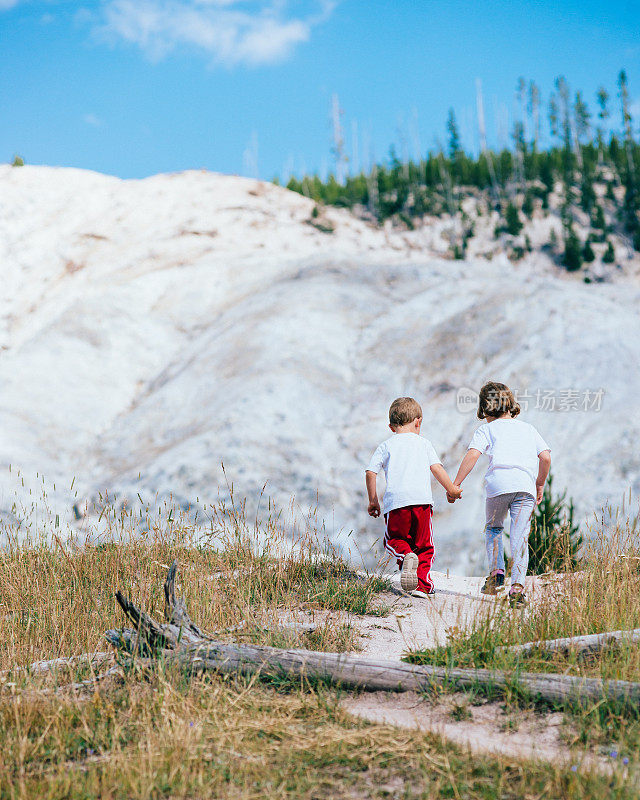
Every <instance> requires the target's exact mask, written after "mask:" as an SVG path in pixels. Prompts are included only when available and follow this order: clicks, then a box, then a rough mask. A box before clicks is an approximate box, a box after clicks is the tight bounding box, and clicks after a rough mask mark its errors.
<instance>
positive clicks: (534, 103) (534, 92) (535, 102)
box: [527, 81, 540, 153]
mask: <svg viewBox="0 0 640 800" xmlns="http://www.w3.org/2000/svg"><path fill="white" fill-rule="evenodd" d="M527 111H528V112H529V115H530V116H531V122H532V125H531V129H532V143H531V144H532V150H533V152H534V153H535V152H536V150H537V149H538V139H539V138H540V89H538V87H537V86H536V84H535V83H534V82H533V81H531V82H530V83H529V103H528V106H527Z"/></svg>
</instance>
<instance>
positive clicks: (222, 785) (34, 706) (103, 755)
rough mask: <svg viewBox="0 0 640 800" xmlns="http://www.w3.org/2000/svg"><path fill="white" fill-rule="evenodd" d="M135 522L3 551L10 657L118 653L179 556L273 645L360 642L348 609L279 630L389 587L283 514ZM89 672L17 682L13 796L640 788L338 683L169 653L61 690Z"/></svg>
mask: <svg viewBox="0 0 640 800" xmlns="http://www.w3.org/2000/svg"><path fill="white" fill-rule="evenodd" d="M128 519H129V518H128V517H127V516H126V515H120V516H119V515H117V514H114V515H113V518H112V521H111V522H109V526H110V533H111V534H114V533H115V534H116V536H115V538H116V539H118V537H119V539H118V541H117V542H116V543H111V544H106V543H104V544H101V545H98V546H90V547H82V548H72V547H67V546H65V545H63V544H62V543H61V542H57V541H55V540H54V541H53V543H52V544H45V542H44V541H43V540H35V541H34V538H35V537H33V536H32V537H31V541H28V542H26V543H24V544H21V545H19V544H18V542H17V539H16V537H15V535H12V534H11V532H9V533H10V545H9V547H8V548H7V549H6V551H4V552H3V553H2V555H0V560H1V562H2V563H1V564H0V603H1V607H0V614H1V616H2V625H1V626H0V667H1V668H3V669H11V668H12V667H15V666H17V665H26V664H29V663H30V662H32V661H34V660H37V659H45V658H54V657H56V656H60V655H63V656H70V655H74V654H77V653H82V652H91V651H93V650H102V649H105V646H104V642H103V635H104V631H105V630H106V629H107V628H111V627H115V626H117V625H118V624H119V623H120V624H122V623H123V622H124V620H123V618H122V615H121V614H120V612H119V610H118V609H117V607H116V604H115V601H114V597H113V594H114V592H115V590H116V589H117V588H120V589H122V590H124V592H125V593H126V594H128V595H129V596H130V597H131V599H132V600H134V602H136V603H139V604H140V605H142V606H143V607H145V608H147V609H149V610H152V611H155V612H157V611H158V610H159V609H160V608H161V606H162V598H161V596H160V593H161V586H162V581H163V579H164V576H165V573H166V567H167V565H168V564H169V563H170V561H171V560H172V559H173V558H177V559H178V561H179V563H180V565H181V570H182V572H181V575H182V587H181V592H182V593H183V594H184V595H185V597H186V601H187V607H188V608H189V610H190V611H191V615H192V617H193V619H194V621H196V622H197V624H199V625H201V626H202V627H203V628H205V629H207V630H208V631H211V632H213V631H225V630H226V629H228V628H231V627H237V626H239V627H240V630H239V631H236V632H234V634H233V638H236V639H237V638H238V637H239V636H240V635H242V636H244V637H246V639H248V640H250V641H254V642H260V643H265V644H276V645H277V644H283V643H286V644H287V646H290V645H294V646H296V645H297V646H306V647H309V646H312V647H316V648H320V649H328V650H335V649H341V648H342V649H344V648H348V647H352V646H353V644H354V638H353V637H354V633H353V631H352V630H351V629H348V628H345V626H344V625H342V624H341V623H340V622H339V621H335V620H334V621H333V622H332V621H329V622H328V623H327V624H326V625H325V626H324V630H321V631H319V632H316V634H315V635H314V637H313V638H312V639H311V641H310V639H309V637H308V636H303V635H301V634H297V633H286V634H284V633H282V632H277V631H273V630H268V628H269V626H271V625H272V624H273V623H275V621H276V618H277V614H278V612H283V611H284V612H292V611H294V610H296V609H299V608H301V607H303V606H304V607H307V608H309V609H334V610H344V609H346V610H349V611H352V612H354V613H371V612H372V611H375V609H376V607H377V599H376V597H377V594H378V592H379V591H380V590H381V589H383V588H385V587H384V584H383V582H381V581H380V580H378V579H376V578H373V577H372V578H369V579H366V580H362V579H358V578H357V576H356V575H355V574H354V573H353V572H352V571H351V570H350V569H349V567H348V566H347V565H346V564H345V563H344V562H343V561H342V560H341V559H340V558H339V557H338V556H337V554H335V553H333V552H331V550H330V548H329V549H328V548H327V547H326V546H325V545H324V544H322V542H321V541H320V540H319V537H318V536H316V535H315V534H314V533H309V532H307V533H305V534H304V535H303V536H299V537H297V541H296V542H295V543H294V547H293V548H291V547H288V546H285V545H286V540H287V537H286V536H285V533H284V531H283V530H282V526H281V525H280V523H279V521H278V518H277V517H275V518H273V519H271V518H270V519H268V520H267V521H266V523H265V524H264V525H262V526H260V527H258V526H248V525H247V523H246V521H245V519H244V516H243V515H242V514H241V513H236V512H235V511H233V510H232V511H228V510H225V509H220V510H219V513H218V516H217V517H216V519H215V520H214V523H215V524H212V529H211V530H212V534H211V536H212V538H211V540H208V541H203V540H202V539H199V540H195V536H194V532H193V530H191V529H190V528H189V527H188V526H186V525H184V524H183V523H180V522H175V518H174V516H173V512H172V513H171V514H170V515H169V516H167V515H166V514H165V515H164V517H162V518H160V519H159V520H157V521H156V523H154V524H152V525H149V526H147V527H148V529H149V532H148V533H147V534H146V535H145V536H142V537H134V536H131V535H130V534H131V533H132V532H133V531H132V530H129V529H128V528H127V526H128V525H129V524H130V521H127V520H128ZM105 538H106V537H105ZM111 538H113V536H112V537H111ZM214 539H215V542H214V541H213V540H214ZM214 544H215V547H214V546H213V545H214ZM289 544H291V543H290V542H289ZM283 637H284V638H285V639H286V642H285V641H284V640H283ZM87 672H88V669H87V667H86V666H85V667H81V668H74V669H71V670H61V671H60V672H59V673H56V674H54V675H53V676H49V677H48V678H38V677H36V676H31V675H29V674H28V673H21V674H20V676H19V677H18V678H16V677H15V675H14V676H13V677H14V680H13V681H11V683H13V686H9V685H7V683H6V679H5V683H4V685H3V686H0V800H5V798H7V800H8V799H9V798H11V800H14V799H16V800H17V798H38V800H39V799H40V798H78V800H79V799H80V798H141V799H142V798H165V797H166V798H203V797H215V798H218V797H220V798H222V797H224V798H265V797H267V798H383V797H386V798H389V797H393V798H414V797H415V798H418V797H420V798H441V797H452V798H478V800H480V798H514V800H515V798H523V797H532V798H533V797H545V798H547V797H549V798H555V797H557V798H565V797H574V798H598V797H602V796H605V794H606V796H608V797H612V798H627V797H632V796H634V795H633V793H630V789H629V783H628V781H627V779H626V778H625V776H624V775H623V774H619V775H616V776H614V777H613V778H607V779H605V778H602V777H598V776H593V775H589V774H586V775H582V774H579V773H577V774H576V773H572V772H571V771H567V770H559V769H557V768H555V767H554V766H553V765H549V764H534V763H527V764H516V763H514V762H513V761H509V760H507V759H499V758H489V757H487V758H482V757H478V756H477V755H471V754H468V753H463V752H461V751H460V750H458V749H457V748H455V747H453V746H450V745H447V744H445V743H443V742H442V741H440V740H439V739H438V738H437V737H435V736H431V735H425V734H422V733H419V732H410V731H404V730H398V729H396V728H392V727H389V726H381V725H368V724H366V723H363V722H358V721H356V720H354V719H353V718H351V717H349V716H348V715H346V714H345V713H344V712H343V711H341V710H340V708H339V706H338V703H339V699H340V697H339V694H338V692H337V691H336V690H333V689H327V688H326V687H324V686H322V685H310V684H309V683H305V684H300V682H299V681H298V682H297V683H294V682H291V681H287V680H283V681H281V682H277V681H273V680H272V681H270V682H267V681H265V680H261V681H260V680H258V679H256V678H255V677H254V678H251V679H247V678H240V677H236V678H229V677H227V678H224V677H221V676H212V675H209V676H197V677H196V676H187V675H186V674H184V673H183V672H180V671H178V670H177V669H175V668H170V667H169V665H167V664H164V665H163V664H162V663H159V664H157V665H155V666H154V667H152V668H151V669H142V668H141V667H139V666H137V665H136V664H134V665H133V666H128V667H123V668H122V670H121V673H120V674H119V675H117V676H112V677H110V678H108V679H107V680H105V681H104V683H102V684H99V685H98V686H96V687H93V688H92V689H91V690H82V691H69V690H58V691H57V692H56V693H53V690H55V689H56V688H57V687H59V686H61V685H63V684H66V683H68V682H69V681H72V680H77V679H82V678H84V677H86V676H87Z"/></svg>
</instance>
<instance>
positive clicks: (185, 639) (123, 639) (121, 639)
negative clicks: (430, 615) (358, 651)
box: [107, 562, 640, 705]
mask: <svg viewBox="0 0 640 800" xmlns="http://www.w3.org/2000/svg"><path fill="white" fill-rule="evenodd" d="M175 573H176V563H175V562H174V563H173V564H172V566H171V568H170V570H169V574H168V576H167V582H166V583H165V598H166V600H167V602H166V607H165V618H166V620H167V621H166V622H165V623H158V622H156V621H155V620H153V619H152V618H151V617H149V615H147V614H145V613H144V612H143V611H140V610H139V609H138V608H137V607H136V606H135V605H134V604H133V603H131V602H130V601H129V600H127V599H126V598H125V597H124V596H123V595H122V594H121V593H120V592H118V593H117V595H116V597H117V599H118V602H119V603H120V605H121V606H122V608H123V610H124V611H125V613H126V614H127V616H128V617H129V618H130V619H131V620H132V621H133V622H134V624H135V625H136V629H137V632H136V631H127V630H125V631H122V632H120V631H109V632H108V633H107V638H108V640H109V642H110V643H112V644H114V645H115V646H117V647H122V648H124V649H125V650H127V651H129V652H136V651H137V652H142V651H143V650H146V651H148V652H156V653H159V654H161V655H162V656H163V657H164V658H165V659H166V660H167V661H168V662H170V663H174V664H178V665H180V666H182V667H184V668H187V669H189V670H193V671H203V670H212V671H216V672H221V673H241V674H251V675H252V674H256V673H260V674H262V675H266V676H273V677H283V676H288V677H294V678H299V679H303V678H306V679H312V680H313V679H315V680H321V681H327V682H330V683H333V684H337V685H340V686H343V687H345V688H358V689H367V690H372V691H375V690H388V691H425V690H429V689H432V688H434V687H435V686H452V687H455V688H458V689H468V688H476V687H478V686H481V687H484V688H494V689H498V690H500V689H516V690H520V691H524V692H525V693H527V694H529V695H532V696H535V697H539V698H542V699H544V700H547V701H549V702H565V701H574V702H584V701H597V700H601V699H603V698H611V699H615V700H618V701H621V702H625V703H631V704H633V705H637V704H638V703H640V683H630V682H628V681H602V680H600V679H597V678H576V677H571V676H566V675H555V674H549V673H541V674H536V673H517V672H514V673H512V674H510V673H507V672H502V671H498V670H487V669H446V668H443V667H434V666H430V665H425V666H418V665H414V664H406V663H403V662H396V661H379V660H372V659H368V658H360V657H357V656H352V655H346V654H342V653H322V652H315V651H311V650H280V649H276V648H272V647H255V646H251V645H237V644H225V643H223V642H218V641H214V640H213V639H211V638H209V637H207V636H206V635H204V634H202V633H201V632H200V631H199V629H198V628H197V627H196V626H195V625H193V623H192V622H191V620H190V619H189V616H188V614H187V612H186V609H185V606H184V603H183V602H182V601H176V599H175V588H174V584H175Z"/></svg>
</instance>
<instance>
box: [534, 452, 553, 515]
mask: <svg viewBox="0 0 640 800" xmlns="http://www.w3.org/2000/svg"><path fill="white" fill-rule="evenodd" d="M550 469H551V453H550V452H549V450H543V451H542V452H541V453H539V454H538V478H537V480H536V505H539V503H540V501H541V500H542V493H543V492H544V484H545V482H546V480H547V476H548V474H549V470H550Z"/></svg>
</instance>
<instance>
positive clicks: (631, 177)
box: [618, 70, 640, 238]
mask: <svg viewBox="0 0 640 800" xmlns="http://www.w3.org/2000/svg"><path fill="white" fill-rule="evenodd" d="M618 87H619V89H620V94H619V96H620V105H621V111H622V128H623V132H624V146H625V153H626V156H627V159H626V169H625V174H624V180H623V183H624V204H623V208H622V215H623V219H624V228H625V230H626V231H627V232H628V233H630V234H632V236H633V237H634V238H635V234H636V231H638V229H640V223H639V222H638V214H637V209H638V189H637V186H636V176H635V165H634V162H633V144H634V142H633V127H632V122H633V120H632V118H631V110H630V106H629V88H628V84H627V74H626V72H625V71H624V70H621V72H620V75H619V76H618Z"/></svg>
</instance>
